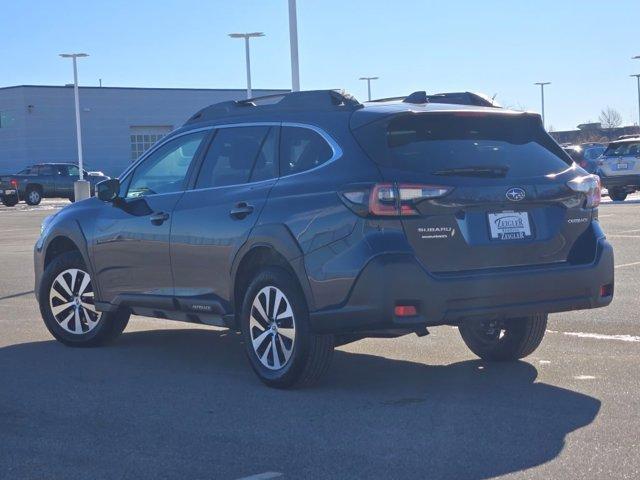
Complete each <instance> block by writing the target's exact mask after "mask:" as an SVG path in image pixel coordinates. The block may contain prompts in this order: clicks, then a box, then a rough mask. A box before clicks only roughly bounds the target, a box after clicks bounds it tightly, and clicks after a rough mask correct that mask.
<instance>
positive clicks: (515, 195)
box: [506, 188, 526, 202]
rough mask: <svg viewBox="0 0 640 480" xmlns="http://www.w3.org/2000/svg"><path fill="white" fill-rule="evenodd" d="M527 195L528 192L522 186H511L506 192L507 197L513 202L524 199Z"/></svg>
mask: <svg viewBox="0 0 640 480" xmlns="http://www.w3.org/2000/svg"><path fill="white" fill-rule="evenodd" d="M525 196H526V194H525V193H524V190H523V189H521V188H510V189H509V190H507V193H506V197H507V198H508V199H509V200H511V201H512V202H519V201H520V200H524V197H525Z"/></svg>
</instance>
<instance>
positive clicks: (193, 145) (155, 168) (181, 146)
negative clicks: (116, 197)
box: [127, 132, 207, 197]
mask: <svg viewBox="0 0 640 480" xmlns="http://www.w3.org/2000/svg"><path fill="white" fill-rule="evenodd" d="M206 134H207V133H206V132H198V133H192V134H189V135H183V136H181V137H178V138H176V139H174V140H170V141H169V142H167V143H166V144H165V145H163V146H162V147H160V148H159V149H158V150H156V151H155V152H153V153H152V154H151V155H149V156H148V157H147V158H145V159H144V160H143V162H142V163H141V164H140V165H139V166H138V167H137V168H136V169H135V171H134V172H133V177H132V179H131V182H130V185H129V189H128V192H127V197H142V196H145V195H153V194H156V193H171V192H179V191H181V190H184V179H185V177H186V176H187V171H188V170H189V165H191V161H192V160H193V157H194V156H195V155H196V153H197V151H198V147H199V146H200V143H202V139H203V138H204V137H205V135H206Z"/></svg>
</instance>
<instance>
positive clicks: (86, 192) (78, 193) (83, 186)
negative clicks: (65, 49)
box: [60, 53, 91, 201]
mask: <svg viewBox="0 0 640 480" xmlns="http://www.w3.org/2000/svg"><path fill="white" fill-rule="evenodd" d="M60 56H61V57H62V58H71V59H72V60H73V96H74V101H75V106H76V139H77V141H78V169H79V170H80V172H79V175H78V181H77V182H75V183H74V184H73V193H74V197H75V201H78V200H84V199H85V198H89V197H90V196H91V191H90V186H89V182H87V181H86V180H84V170H83V168H84V166H83V162H82V128H81V127H80V98H79V94H78V65H77V59H78V58H84V57H88V56H89V55H87V54H86V53H61V54H60Z"/></svg>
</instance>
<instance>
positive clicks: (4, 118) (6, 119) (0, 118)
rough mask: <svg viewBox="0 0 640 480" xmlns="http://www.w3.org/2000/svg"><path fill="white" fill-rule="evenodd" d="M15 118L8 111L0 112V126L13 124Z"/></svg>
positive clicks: (4, 126)
mask: <svg viewBox="0 0 640 480" xmlns="http://www.w3.org/2000/svg"><path fill="white" fill-rule="evenodd" d="M14 121H15V119H14V118H13V115H11V114H10V113H9V112H0V128H7V127H10V126H11V125H13V122H14Z"/></svg>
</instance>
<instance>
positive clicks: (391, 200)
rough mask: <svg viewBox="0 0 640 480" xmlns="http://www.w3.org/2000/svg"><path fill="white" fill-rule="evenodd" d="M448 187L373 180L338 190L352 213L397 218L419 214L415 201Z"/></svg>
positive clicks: (442, 193)
mask: <svg viewBox="0 0 640 480" xmlns="http://www.w3.org/2000/svg"><path fill="white" fill-rule="evenodd" d="M451 190H452V187H447V186H442V185H422V184H414V183H376V184H375V185H369V186H354V187H352V188H347V189H345V190H344V191H343V192H342V198H343V199H344V200H345V203H346V204H347V206H349V207H350V208H351V209H352V210H353V211H354V212H356V213H357V214H359V215H362V216H368V215H373V216H379V217H390V216H391V217H397V216H412V215H420V213H419V212H418V210H417V209H416V204H417V203H418V202H420V201H422V200H427V199H432V198H439V197H442V196H444V195H446V194H447V193H449V192H450V191H451Z"/></svg>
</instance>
